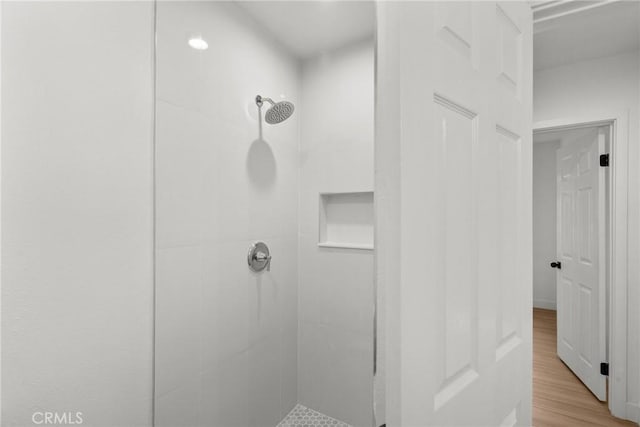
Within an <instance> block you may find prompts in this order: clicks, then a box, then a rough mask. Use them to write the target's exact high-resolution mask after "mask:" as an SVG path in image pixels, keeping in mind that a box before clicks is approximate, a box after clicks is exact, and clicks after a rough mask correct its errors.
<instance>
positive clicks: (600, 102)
mask: <svg viewBox="0 0 640 427" xmlns="http://www.w3.org/2000/svg"><path fill="white" fill-rule="evenodd" d="M639 76H640V59H639V54H638V52H631V53H627V54H622V55H617V56H612V57H608V58H600V59H596V60H591V61H585V62H580V63H574V64H570V65H565V66H561V67H557V68H550V69H544V70H539V71H536V72H535V73H534V108H533V111H534V114H533V117H534V122H541V121H547V120H555V119H563V118H573V117H576V118H579V117H599V116H602V118H603V119H608V118H611V117H610V115H611V112H614V113H615V112H622V111H625V112H628V114H629V129H628V132H629V153H628V154H629V192H628V203H629V212H628V220H629V222H628V235H629V241H628V250H629V263H628V265H629V270H628V283H629V287H628V290H627V291H628V295H627V299H628V310H629V316H628V337H627V344H628V354H627V363H628V366H627V371H628V378H629V382H628V384H627V387H628V396H627V401H628V412H629V413H630V414H633V415H634V416H635V417H637V416H638V415H640V407H639V406H638V405H639V404H640V383H639V381H637V380H634V379H640V372H639V371H640V347H639V345H640V341H639V340H638V336H640V319H639V316H640V310H638V307H639V306H640V289H639V288H640V287H639V286H638V283H640V247H639V245H640V209H639V208H638V206H639V198H640V174H639V172H640V170H639V169H638V167H637V165H638V164H639V162H640V144H639V143H638V141H639V140H640V139H639V138H640V132H639V125H640V120H639V117H640V107H639V99H640V96H639V94H640V87H639V86H640V79H639ZM614 143H615V142H614Z"/></svg>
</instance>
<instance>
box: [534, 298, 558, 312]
mask: <svg viewBox="0 0 640 427" xmlns="http://www.w3.org/2000/svg"><path fill="white" fill-rule="evenodd" d="M533 306H534V307H535V308H544V309H547V310H555V309H556V302H555V301H547V300H540V299H538V300H533Z"/></svg>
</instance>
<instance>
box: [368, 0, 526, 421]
mask: <svg viewBox="0 0 640 427" xmlns="http://www.w3.org/2000/svg"><path fill="white" fill-rule="evenodd" d="M377 7H378V19H379V22H378V25H379V28H378V55H379V58H390V57H394V58H395V59H397V60H394V61H379V62H378V65H377V66H378V75H379V76H383V78H379V80H378V86H377V90H378V93H377V98H378V101H377V102H378V106H377V110H378V111H385V114H384V115H382V114H379V115H378V116H377V117H376V126H377V130H378V133H377V136H376V139H377V141H376V144H377V146H376V150H377V149H378V147H379V146H382V145H385V148H384V150H385V152H389V151H391V150H390V149H389V148H388V147H389V146H393V145H395V146H396V147H397V153H398V157H392V160H390V161H394V162H397V163H395V166H393V165H390V164H389V163H385V160H383V159H380V160H378V161H379V163H378V165H377V171H378V172H377V177H376V180H377V181H376V191H377V195H376V197H377V200H378V203H379V204H378V209H379V210H378V213H379V218H383V217H391V218H395V217H396V215H397V218H398V219H399V221H398V222H399V224H398V227H399V229H395V233H394V232H393V231H394V230H393V229H391V228H390V229H389V230H386V229H385V226H386V223H385V222H383V221H382V220H380V222H379V223H378V225H379V227H380V230H379V232H378V237H377V238H378V239H379V240H378V242H379V243H380V245H381V246H383V247H384V246H386V247H396V246H397V247H398V248H399V249H400V250H399V252H400V253H401V254H402V256H401V257H399V259H398V261H397V262H398V264H397V267H396V266H394V265H393V262H392V261H393V258H391V257H389V258H388V259H379V262H378V264H379V265H382V266H383V267H380V268H381V269H382V273H384V275H383V280H384V283H381V282H380V278H379V286H380V285H383V286H384V285H386V287H385V290H384V292H385V298H387V301H388V303H387V304H386V305H385V310H386V313H385V316H386V318H387V321H386V324H387V328H386V334H387V338H386V339H387V342H388V343H389V344H388V346H387V348H386V356H387V366H386V368H387V369H386V372H387V383H388V391H387V395H396V396H401V398H400V400H392V401H390V405H391V406H390V407H388V408H387V413H388V417H389V418H388V420H386V421H387V424H388V425H406V426H431V425H455V426H461V425H474V426H477V425H530V424H531V261H530V258H531V236H530V234H531V80H532V78H531V69H532V63H531V50H532V48H531V10H530V8H529V6H528V5H527V4H524V3H515V2H514V3H500V4H497V3H495V2H442V3H436V2H379V3H378V5H377ZM389 103H392V105H389ZM394 108H395V109H394ZM396 120H397V121H396ZM398 122H399V126H398V125H397V123H398ZM379 190H380V191H379ZM395 192H397V193H395ZM388 200H400V202H399V203H397V204H395V205H394V204H393V203H388V202H387V201H388ZM394 210H395V211H394ZM389 212H396V213H391V214H390V213H389ZM381 250H382V252H381V253H384V249H381ZM392 272H393V273H395V276H392V274H391V273H392ZM379 277H381V276H379Z"/></svg>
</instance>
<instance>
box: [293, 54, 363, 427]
mask: <svg viewBox="0 0 640 427" xmlns="http://www.w3.org/2000/svg"><path fill="white" fill-rule="evenodd" d="M373 78H374V49H373V42H362V43H358V44H355V45H352V46H347V47H344V48H342V49H339V50H337V51H333V52H330V53H326V54H324V55H321V56H319V57H318V58H314V59H310V60H308V61H306V62H305V63H304V64H303V69H302V108H301V117H302V123H301V139H300V217H299V221H300V241H299V250H300V269H299V275H300V283H299V291H298V293H299V310H298V313H299V320H298V321H299V328H300V338H299V345H298V349H299V350H298V351H299V360H298V368H299V369H298V396H299V397H298V400H299V402H300V403H301V404H302V405H305V406H307V407H309V408H312V409H315V410H316V411H320V412H322V413H324V414H327V415H329V416H331V417H334V418H337V419H339V420H341V421H344V422H347V423H349V424H351V425H354V426H363V427H364V426H366V427H370V426H371V425H372V418H371V415H372V411H373V409H372V405H373V404H372V402H373V395H372V394H373V308H374V293H373V272H374V268H373V251H371V250H361V249H332V248H324V247H318V245H317V243H318V222H319V219H318V215H319V214H318V212H319V207H318V203H319V196H318V195H319V193H341V192H363V191H373V131H374V128H373V120H374V79H373Z"/></svg>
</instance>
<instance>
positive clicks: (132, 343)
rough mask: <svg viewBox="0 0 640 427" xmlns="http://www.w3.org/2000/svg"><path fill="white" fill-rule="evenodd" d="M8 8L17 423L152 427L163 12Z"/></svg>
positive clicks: (6, 234) (5, 371)
mask: <svg viewBox="0 0 640 427" xmlns="http://www.w3.org/2000/svg"><path fill="white" fill-rule="evenodd" d="M2 8H3V11H2V12H3V13H2V64H3V69H2V90H3V91H2V104H3V107H4V108H3V110H2V340H3V343H2V344H3V345H2V349H3V354H2V391H3V394H2V398H3V401H2V425H3V426H24V425H31V424H32V421H31V417H32V414H33V412H34V411H58V412H60V413H62V412H67V411H71V412H76V411H80V412H82V414H83V419H84V424H86V425H91V426H110V427H112V426H123V425H127V426H149V425H151V407H152V389H151V385H152V368H151V367H152V360H153V358H152V336H153V318H152V308H153V307H152V300H153V266H152V254H153V251H152V248H153V246H152V242H153V222H152V218H153V201H152V200H153V199H152V194H153V175H152V164H153V163H152V162H153V156H152V153H153V138H152V111H153V110H152V107H153V104H152V102H153V100H152V88H153V86H152V82H153V68H152V52H153V5H152V3H150V2H131V3H111V2H91V3H83V2H75V3H73V2H72V3H61V2H48V3H47V2H44V3H43V2H36V3H34V2H3V4H2ZM54 17H55V18H54ZM9 106H10V108H8V107H9Z"/></svg>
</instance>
